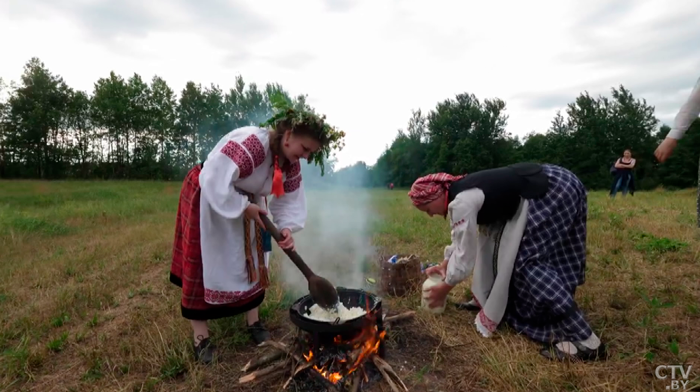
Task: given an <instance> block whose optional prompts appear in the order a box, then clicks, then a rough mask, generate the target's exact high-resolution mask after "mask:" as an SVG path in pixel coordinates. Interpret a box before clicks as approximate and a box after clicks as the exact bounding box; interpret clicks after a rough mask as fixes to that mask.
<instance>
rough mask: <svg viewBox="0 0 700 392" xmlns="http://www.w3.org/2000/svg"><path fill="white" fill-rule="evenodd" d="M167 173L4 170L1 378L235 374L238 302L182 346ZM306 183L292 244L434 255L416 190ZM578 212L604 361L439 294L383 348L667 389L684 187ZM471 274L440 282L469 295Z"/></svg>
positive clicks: (184, 335)
mask: <svg viewBox="0 0 700 392" xmlns="http://www.w3.org/2000/svg"><path fill="white" fill-rule="evenodd" d="M179 190H180V183H168V182H118V181H114V182H71V181H66V182H39V181H12V182H9V181H2V182H0V249H2V251H1V252H2V257H0V260H2V263H0V389H2V390H6V389H7V390H38V391H44V390H54V389H56V390H74V391H91V390H95V391H103V390H119V391H122V390H123V391H141V390H143V391H159V390H163V391H165V390H167V391H173V390H177V391H199V390H217V391H223V390H231V389H235V388H237V387H238V385H237V379H238V377H239V376H240V370H239V369H240V367H241V365H242V364H244V363H245V362H247V361H248V360H249V359H250V357H251V355H255V352H256V350H257V349H256V348H253V347H252V346H251V343H250V341H249V339H248V337H247V335H246V334H245V333H244V331H243V329H242V326H243V320H242V319H241V318H240V317H239V318H234V319H222V320H217V321H215V322H212V323H211V326H210V327H211V333H212V336H213V338H214V340H215V341H216V342H217V344H218V346H219V347H220V349H221V355H222V359H221V361H219V363H218V364H216V365H214V366H211V367H201V366H198V365H196V364H194V363H193V361H192V353H191V350H192V349H191V331H190V329H189V325H188V323H187V322H186V320H184V319H182V317H180V310H179V293H178V290H177V288H176V287H174V286H173V285H171V284H170V283H169V282H168V272H169V267H170V252H171V247H172V237H173V224H174V222H175V213H176V210H177V202H178V196H179ZM308 198H309V202H308V208H309V219H308V222H307V225H306V229H305V230H304V231H302V232H301V233H299V234H297V235H295V238H296V243H297V250H298V252H299V253H300V255H301V256H302V257H303V258H304V259H305V260H306V261H307V262H308V263H309V264H310V265H311V266H312V268H313V269H314V270H315V271H316V272H317V273H319V275H322V276H325V277H327V278H329V279H331V280H332V281H334V282H335V283H336V284H337V285H340V286H346V287H359V286H363V285H365V284H366V283H365V282H366V281H365V278H366V277H367V276H374V277H376V275H373V274H374V273H375V272H374V271H373V268H371V267H368V265H370V264H371V263H370V262H371V261H374V260H376V259H377V258H378V254H383V255H390V254H394V253H402V254H410V253H413V254H417V255H418V256H420V257H421V259H422V261H431V262H438V261H440V260H441V258H442V257H441V256H442V253H443V248H444V246H445V245H446V244H447V243H448V241H449V229H448V226H447V223H446V222H445V221H444V220H443V219H442V218H437V217H436V218H432V219H430V218H429V217H427V216H426V215H425V214H422V213H420V212H419V211H418V210H416V209H415V208H413V207H412V206H411V204H410V202H409V201H408V198H407V197H406V192H405V190H393V191H387V190H372V191H361V190H354V191H347V192H339V191H313V190H309V191H308ZM588 227H589V231H588V261H587V275H586V278H587V281H586V283H585V284H584V285H583V286H582V287H581V288H579V290H578V291H577V295H576V298H577V301H578V303H579V305H580V307H581V308H582V309H583V310H584V311H585V312H586V314H587V316H588V318H589V319H590V321H591V324H592V325H593V327H594V329H595V330H596V332H597V333H598V335H599V336H601V338H602V339H603V340H604V341H606V342H607V343H608V345H609V347H610V351H611V355H612V357H611V359H610V360H609V361H607V362H604V363H594V364H559V363H550V362H547V361H545V360H543V359H542V358H541V357H540V356H539V355H538V353H537V348H538V347H537V345H535V344H533V343H531V342H529V341H528V340H527V339H525V338H523V337H519V336H516V335H515V334H513V333H512V332H510V331H508V329H507V328H506V329H504V330H503V331H502V332H500V333H499V334H498V336H497V337H496V338H495V339H488V340H487V339H484V338H481V337H480V336H479V335H478V334H477V333H476V331H475V330H474V328H473V317H474V315H473V314H471V313H464V312H459V311H457V310H455V309H454V308H453V307H448V310H447V311H446V312H445V313H444V314H443V315H441V316H431V315H426V314H423V313H419V314H418V315H417V317H416V319H415V320H414V321H413V322H411V323H409V325H408V326H407V327H406V328H405V329H401V330H396V331H393V332H392V333H391V334H390V335H389V341H388V342H387V344H388V350H389V355H390V356H389V362H390V363H392V364H393V365H395V368H396V370H397V372H398V373H399V374H400V375H401V377H402V378H403V379H404V381H405V382H406V384H407V385H409V387H410V388H411V390H416V391H423V390H424V391H428V390H437V389H440V390H445V391H447V390H484V391H486V390H490V391H532V390H537V391H564V390H568V391H647V390H664V388H665V386H666V384H665V383H664V382H662V381H655V380H654V377H653V369H654V368H655V366H657V365H661V364H664V365H668V364H678V363H683V362H687V363H690V364H694V365H695V366H694V369H693V372H692V375H691V378H697V375H698V373H697V369H696V368H697V367H700V363H698V362H697V358H698V354H700V341H699V340H698V337H699V336H700V310H699V304H700V286H699V285H698V282H700V263H699V262H698V257H697V255H698V252H699V251H700V243H699V242H698V233H699V229H697V228H695V191H692V190H688V191H680V192H663V191H656V192H642V193H638V194H637V195H636V196H635V197H633V198H629V197H628V198H626V199H622V198H618V199H617V200H614V201H612V200H608V199H607V198H606V195H605V194H604V193H592V194H591V195H590V196H589V221H588ZM273 264H274V265H273V280H274V281H275V285H274V287H272V288H271V290H270V291H269V293H268V295H267V300H266V301H265V303H264V304H263V306H262V307H261V316H262V317H263V318H264V320H265V322H266V324H267V325H268V326H269V327H270V328H271V331H272V333H273V336H274V337H275V338H277V339H280V338H282V337H283V336H284V335H286V334H287V333H288V332H289V322H288V313H287V312H288V311H287V309H288V307H289V305H290V304H291V303H292V302H293V301H294V300H295V299H296V298H298V297H299V296H300V295H304V294H305V293H304V290H305V287H304V286H305V283H304V281H303V279H302V278H301V275H300V274H299V273H298V271H296V270H295V269H294V267H293V266H292V265H291V263H290V262H289V261H288V260H286V257H283V256H282V255H281V252H279V251H278V250H277V249H276V248H275V257H274V258H273ZM469 284H470V282H469V281H467V282H465V283H463V284H462V285H460V286H459V287H457V289H456V290H454V291H453V293H451V295H450V300H451V301H458V300H461V299H463V298H465V297H466V296H467V295H468V294H467V293H468V288H469ZM377 286H378V283H377ZM377 286H369V288H370V289H376V288H377ZM419 302H420V300H419V298H418V296H417V295H413V296H410V297H407V298H401V299H397V298H385V304H386V307H387V308H388V309H389V311H390V312H392V313H394V312H399V311H402V310H410V309H415V308H416V307H417V306H418V304H419ZM383 387H384V388H385V390H386V385H383ZM241 388H242V387H241ZM250 388H251V389H250V390H267V389H269V388H265V387H262V386H261V387H257V386H250ZM256 388H257V389H256ZM377 388H380V389H381V387H380V386H377ZM436 388H437V389H436ZM237 390H238V389H237ZM240 390H248V389H240ZM376 390H379V389H376Z"/></svg>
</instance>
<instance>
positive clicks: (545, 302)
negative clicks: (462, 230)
mask: <svg viewBox="0 0 700 392" xmlns="http://www.w3.org/2000/svg"><path fill="white" fill-rule="evenodd" d="M543 170H544V172H545V173H546V174H547V176H548V177H549V184H550V188H549V191H548V192H547V194H546V195H545V196H544V197H542V198H540V199H534V200H530V207H529V212H528V218H527V224H526V227H525V231H524V233H523V238H522V241H521V243H520V248H519V250H518V255H517V257H516V260H515V266H514V269H513V275H512V278H511V283H510V290H509V291H510V292H509V295H508V298H509V300H508V307H507V310H506V314H505V317H504V320H505V321H506V322H507V323H508V324H509V325H510V326H511V327H513V328H514V329H515V330H516V331H517V332H519V333H522V334H525V335H527V336H528V337H529V338H530V339H532V340H535V341H538V342H542V343H558V342H561V341H582V340H585V339H587V338H588V337H589V336H590V335H591V332H592V331H591V327H590V325H589V324H588V321H586V319H585V317H584V315H583V312H581V310H580V309H579V308H578V307H577V305H576V301H574V295H575V294H576V287H577V286H580V285H581V284H583V283H584V282H585V268H586V218H587V213H588V206H587V192H586V188H585V187H584V185H583V184H582V183H581V181H580V180H579V179H578V178H577V177H576V175H574V174H573V173H572V172H570V171H568V170H566V169H564V168H561V167H558V166H554V165H544V166H543Z"/></svg>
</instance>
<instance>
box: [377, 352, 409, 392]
mask: <svg viewBox="0 0 700 392" xmlns="http://www.w3.org/2000/svg"><path fill="white" fill-rule="evenodd" d="M372 361H373V362H374V364H375V365H376V366H377V369H379V372H380V373H382V376H384V379H385V380H386V382H387V383H388V384H389V387H391V390H392V391H394V392H401V391H403V392H408V388H407V387H406V384H404V383H403V381H401V378H399V376H398V375H397V374H396V372H395V371H394V369H393V368H392V367H391V365H389V364H388V363H387V362H386V361H385V360H383V359H381V358H379V356H378V355H373V356H372ZM396 384H398V385H396ZM399 387H401V388H399Z"/></svg>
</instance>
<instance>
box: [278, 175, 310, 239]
mask: <svg viewBox="0 0 700 392" xmlns="http://www.w3.org/2000/svg"><path fill="white" fill-rule="evenodd" d="M284 176H285V179H284V195H282V196H281V197H280V198H279V199H278V198H276V197H274V198H273V199H272V200H271V201H270V212H271V213H272V219H273V221H274V222H275V225H277V227H278V228H279V229H280V230H282V229H289V230H291V232H292V233H296V232H298V231H300V230H301V229H303V228H304V225H305V224H306V194H305V193H304V187H303V184H302V183H301V164H300V163H299V162H297V163H295V164H294V165H292V166H291V167H290V168H289V170H288V171H287V172H285V173H284Z"/></svg>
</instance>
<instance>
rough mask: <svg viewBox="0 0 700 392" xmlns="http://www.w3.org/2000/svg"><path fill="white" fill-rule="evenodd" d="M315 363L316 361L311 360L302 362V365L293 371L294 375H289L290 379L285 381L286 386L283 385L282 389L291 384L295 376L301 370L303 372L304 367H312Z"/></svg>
mask: <svg viewBox="0 0 700 392" xmlns="http://www.w3.org/2000/svg"><path fill="white" fill-rule="evenodd" d="M315 363H316V361H311V362H306V363H302V364H301V365H299V366H298V367H297V368H296V370H294V371H293V372H292V375H291V376H289V379H288V380H287V382H285V383H284V386H283V387H282V389H287V386H288V385H289V383H290V382H292V380H293V379H294V377H296V375H297V374H299V372H301V371H302V370H304V369H308V368H310V367H311V366H313V365H314V364H315Z"/></svg>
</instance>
